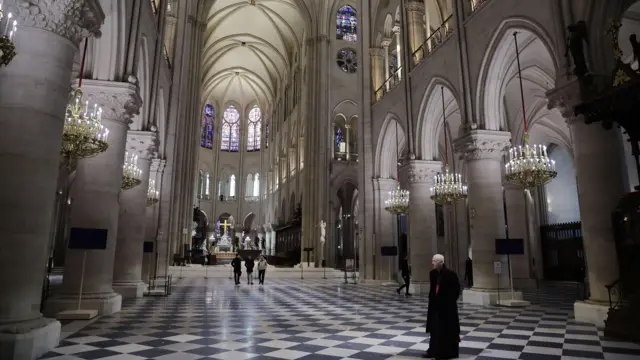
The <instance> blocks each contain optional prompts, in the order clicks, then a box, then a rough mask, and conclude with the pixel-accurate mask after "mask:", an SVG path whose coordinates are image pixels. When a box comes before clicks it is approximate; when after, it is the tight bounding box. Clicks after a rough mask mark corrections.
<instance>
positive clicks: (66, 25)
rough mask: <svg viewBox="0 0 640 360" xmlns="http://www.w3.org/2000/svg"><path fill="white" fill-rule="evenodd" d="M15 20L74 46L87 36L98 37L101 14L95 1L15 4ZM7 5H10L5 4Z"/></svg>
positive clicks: (24, 1)
mask: <svg viewBox="0 0 640 360" xmlns="http://www.w3.org/2000/svg"><path fill="white" fill-rule="evenodd" d="M14 3H15V9H11V8H12V7H9V9H11V10H15V12H16V13H15V15H16V20H17V21H18V23H19V24H20V26H29V27H34V28H38V29H42V30H46V31H50V32H52V33H54V34H58V35H60V36H62V37H64V38H66V39H69V40H71V41H72V42H73V43H74V44H76V45H78V44H79V43H80V41H81V40H82V39H84V38H86V37H88V36H90V35H94V36H96V37H99V36H100V26H101V25H102V23H103V22H104V13H103V12H102V8H101V7H100V2H99V0H15V1H14ZM7 5H10V4H7Z"/></svg>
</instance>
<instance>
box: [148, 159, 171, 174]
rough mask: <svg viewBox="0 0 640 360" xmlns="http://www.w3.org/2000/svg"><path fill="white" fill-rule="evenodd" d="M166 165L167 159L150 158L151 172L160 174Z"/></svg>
mask: <svg viewBox="0 0 640 360" xmlns="http://www.w3.org/2000/svg"><path fill="white" fill-rule="evenodd" d="M166 165H167V160H163V159H152V160H151V170H150V171H151V173H155V174H162V173H164V167H165V166H166Z"/></svg>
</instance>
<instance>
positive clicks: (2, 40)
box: [0, 0, 18, 66]
mask: <svg viewBox="0 0 640 360" xmlns="http://www.w3.org/2000/svg"><path fill="white" fill-rule="evenodd" d="M12 18H13V14H11V13H8V14H7V18H6V19H5V18H4V10H2V0H0V66H7V65H9V63H10V62H11V60H13V58H14V56H16V46H15V44H14V43H13V39H14V37H15V36H16V32H17V31H18V22H17V21H16V20H13V21H11V19H12Z"/></svg>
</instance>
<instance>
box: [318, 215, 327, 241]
mask: <svg viewBox="0 0 640 360" xmlns="http://www.w3.org/2000/svg"><path fill="white" fill-rule="evenodd" d="M326 236H327V223H326V222H325V221H324V220H320V244H322V245H324V242H325V237H326Z"/></svg>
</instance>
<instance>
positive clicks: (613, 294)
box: [605, 279, 623, 309]
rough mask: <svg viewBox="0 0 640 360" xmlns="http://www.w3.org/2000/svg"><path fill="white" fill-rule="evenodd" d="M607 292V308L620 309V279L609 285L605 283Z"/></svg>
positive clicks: (621, 303)
mask: <svg viewBox="0 0 640 360" xmlns="http://www.w3.org/2000/svg"><path fill="white" fill-rule="evenodd" d="M605 287H606V288H607V292H608V293H609V308H610V309H620V308H622V305H623V302H622V284H621V282H620V279H618V280H616V281H614V282H612V283H611V284H609V285H605Z"/></svg>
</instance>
